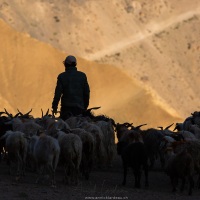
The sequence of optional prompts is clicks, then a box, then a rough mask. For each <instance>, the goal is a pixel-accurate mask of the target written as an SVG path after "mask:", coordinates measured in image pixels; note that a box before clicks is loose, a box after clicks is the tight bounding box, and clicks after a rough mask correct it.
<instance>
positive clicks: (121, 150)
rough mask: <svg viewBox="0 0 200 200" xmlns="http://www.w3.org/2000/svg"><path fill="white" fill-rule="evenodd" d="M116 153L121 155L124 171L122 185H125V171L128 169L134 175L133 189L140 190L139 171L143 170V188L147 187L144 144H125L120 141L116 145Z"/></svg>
mask: <svg viewBox="0 0 200 200" xmlns="http://www.w3.org/2000/svg"><path fill="white" fill-rule="evenodd" d="M117 152H118V154H119V155H121V158H122V163H123V169H124V179H123V182H122V184H123V185H125V184H126V176H127V169H128V168H129V167H130V168H131V169H132V170H133V173H134V177H135V187H136V188H140V187H141V185H140V180H141V171H142V168H143V169H144V173H145V186H146V187H148V186H149V182H148V163H147V154H146V151H145V146H144V144H143V143H142V142H135V143H131V144H127V143H126V142H122V141H121V142H118V143H117Z"/></svg>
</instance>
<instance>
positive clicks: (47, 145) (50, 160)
mask: <svg viewBox="0 0 200 200" xmlns="http://www.w3.org/2000/svg"><path fill="white" fill-rule="evenodd" d="M33 154H34V158H35V161H36V164H37V169H38V172H39V175H38V178H37V180H36V183H38V181H39V179H40V176H41V175H42V174H44V170H48V171H49V173H50V175H51V181H52V186H55V170H56V168H57V164H58V160H59V155H60V146H59V144H58V141H57V140H56V139H55V138H53V137H51V136H48V135H46V134H41V135H40V137H39V139H38V140H37V141H36V143H35V145H34V152H33ZM42 167H43V170H42V171H41V168H42Z"/></svg>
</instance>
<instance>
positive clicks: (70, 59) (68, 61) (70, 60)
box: [64, 55, 76, 66]
mask: <svg viewBox="0 0 200 200" xmlns="http://www.w3.org/2000/svg"><path fill="white" fill-rule="evenodd" d="M64 64H65V65H74V66H76V58H75V57H74V56H71V55H69V56H67V57H66V58H65V61H64Z"/></svg>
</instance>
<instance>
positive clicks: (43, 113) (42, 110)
mask: <svg viewBox="0 0 200 200" xmlns="http://www.w3.org/2000/svg"><path fill="white" fill-rule="evenodd" d="M41 111H42V118H43V117H44V113H43V110H42V108H41Z"/></svg>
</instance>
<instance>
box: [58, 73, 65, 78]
mask: <svg viewBox="0 0 200 200" xmlns="http://www.w3.org/2000/svg"><path fill="white" fill-rule="evenodd" d="M65 74H66V72H62V73H60V74H59V75H58V78H60V77H62V76H64V75H65Z"/></svg>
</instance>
